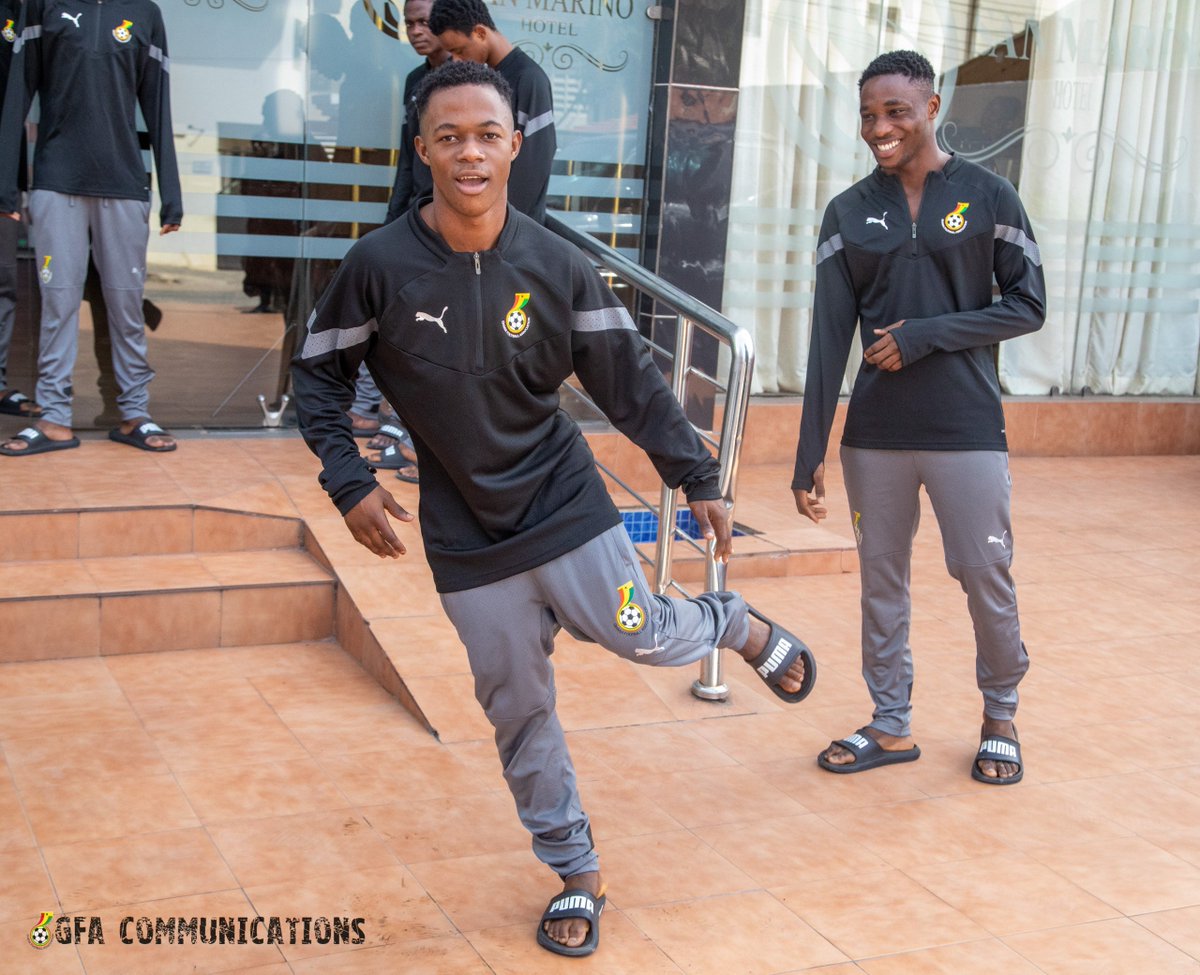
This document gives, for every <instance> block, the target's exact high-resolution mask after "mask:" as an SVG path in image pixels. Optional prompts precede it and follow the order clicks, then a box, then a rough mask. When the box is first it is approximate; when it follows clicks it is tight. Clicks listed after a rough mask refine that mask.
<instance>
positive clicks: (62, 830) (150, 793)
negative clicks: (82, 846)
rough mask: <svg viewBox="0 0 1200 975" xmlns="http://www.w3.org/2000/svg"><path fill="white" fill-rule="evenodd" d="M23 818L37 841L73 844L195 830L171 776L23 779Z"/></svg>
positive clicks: (194, 821)
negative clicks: (27, 817) (50, 779)
mask: <svg viewBox="0 0 1200 975" xmlns="http://www.w3.org/2000/svg"><path fill="white" fill-rule="evenodd" d="M21 792H22V801H23V802H24V805H25V811H26V814H27V815H28V816H29V821H30V822H31V823H32V824H33V831H34V833H35V835H36V836H37V837H38V839H39V841H40V842H41V843H42V844H43V845H45V844H47V843H56V844H60V843H75V842H79V841H83V840H101V839H107V838H112V837H119V836H137V835H140V834H142V833H148V832H159V831H163V830H184V829H191V828H192V827H195V826H199V825H200V821H199V820H198V819H197V818H196V814H195V813H194V812H193V811H192V807H191V805H190V804H189V803H188V801H187V798H186V797H185V796H184V794H183V793H182V792H181V791H180V789H179V786H178V784H177V783H176V781H175V778H174V776H172V775H170V774H162V775H126V776H122V778H121V780H120V784H119V786H118V785H117V783H116V782H115V781H114V780H113V779H111V778H103V779H100V778H94V777H93V776H91V775H90V774H88V773H87V772H80V773H76V774H73V775H65V776H61V777H56V779H55V780H52V781H45V780H42V779H37V778H34V779H25V780H24V781H23V783H22V786H21Z"/></svg>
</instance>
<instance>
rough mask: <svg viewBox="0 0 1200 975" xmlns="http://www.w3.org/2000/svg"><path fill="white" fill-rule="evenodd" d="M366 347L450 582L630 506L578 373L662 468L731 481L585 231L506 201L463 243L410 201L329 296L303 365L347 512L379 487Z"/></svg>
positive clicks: (693, 481)
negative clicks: (481, 243) (416, 475)
mask: <svg viewBox="0 0 1200 975" xmlns="http://www.w3.org/2000/svg"><path fill="white" fill-rule="evenodd" d="M361 362H366V364H367V368H368V369H369V370H370V372H371V375H372V376H373V377H374V379H375V382H376V383H377V384H378V385H379V388H380V390H381V391H382V392H383V395H384V396H385V397H386V398H387V400H388V401H389V402H390V403H391V404H392V405H393V406H394V407H395V408H396V411H397V413H398V414H399V415H400V416H401V418H402V419H403V420H404V423H405V425H406V426H407V427H408V429H409V432H410V433H411V434H412V437H413V443H414V445H415V446H416V449H417V457H418V461H419V463H420V470H421V506H420V523H421V534H422V538H423V540H424V544H425V552H426V555H427V557H428V560H429V565H430V568H431V569H432V570H433V575H434V581H435V583H436V585H437V589H438V591H439V592H454V591H458V590H462V589H470V588H474V587H476V586H481V585H486V584H488V583H491V582H497V581H499V580H501V579H505V578H508V577H509V576H513V575H516V574H518V573H520V572H524V571H527V570H528V569H532V568H535V567H537V566H539V565H543V564H545V563H546V562H549V561H551V560H552V559H555V558H557V557H558V556H559V555H563V554H565V553H567V552H569V551H571V550H572V549H575V548H577V547H578V546H580V545H582V544H583V543H584V542H587V541H589V540H591V539H592V538H595V537H596V536H597V535H599V534H601V533H603V532H605V531H607V530H608V529H609V528H612V527H613V526H614V525H616V524H619V523H620V514H619V512H618V511H617V509H616V507H615V506H614V505H613V503H612V501H611V500H610V498H609V496H608V491H607V489H606V487H605V485H604V482H603V480H602V478H601V477H600V475H599V474H598V472H597V471H596V467H595V459H594V457H593V456H592V452H591V450H590V449H589V448H588V445H587V442H586V441H585V440H584V438H583V434H582V432H581V431H580V429H579V427H578V425H577V424H576V423H575V421H574V420H572V419H571V418H570V417H569V416H568V415H567V414H566V413H565V412H563V410H562V409H561V408H560V405H559V387H560V386H561V385H562V383H563V382H564V381H565V380H566V379H567V378H568V377H569V376H571V374H572V373H574V374H575V375H576V376H577V377H578V379H579V380H580V381H581V382H582V383H583V385H584V387H585V388H586V389H587V390H588V392H589V393H590V394H591V396H592V397H593V399H594V400H595V401H596V403H597V404H598V405H599V406H600V408H601V409H602V410H604V412H605V414H606V415H607V416H608V417H609V419H610V420H612V422H613V424H614V426H616V427H617V429H618V430H620V431H621V432H622V433H623V434H625V435H626V436H627V437H629V438H630V439H631V440H632V441H633V442H634V443H636V444H637V445H638V446H640V447H642V448H643V449H644V450H645V451H646V453H647V454H648V455H649V457H650V459H651V460H652V461H653V463H654V465H655V467H656V469H657V470H658V472H659V474H660V475H661V476H662V478H663V480H664V481H665V482H666V483H667V484H669V485H671V486H673V487H677V486H680V485H682V486H683V488H684V490H685V492H686V493H687V495H688V498H689V500H711V499H715V498H717V497H719V489H718V486H717V471H718V467H717V463H716V461H715V460H714V459H713V457H712V456H711V454H710V453H709V452H708V450H707V448H706V447H705V446H704V443H703V442H702V441H701V440H700V438H699V436H698V435H697V434H696V432H695V430H694V429H693V428H692V426H691V424H690V423H689V422H688V420H687V418H686V417H685V416H684V414H683V410H682V409H681V408H680V406H679V404H678V402H677V401H676V400H675V397H674V395H673V394H672V392H671V390H670V389H669V388H668V387H667V385H666V383H665V382H664V380H663V378H662V375H661V374H660V373H659V371H658V369H657V368H656V367H655V366H654V364H653V362H652V360H651V358H650V354H649V351H648V349H647V347H646V344H645V342H644V341H643V340H642V337H641V335H640V334H639V333H638V331H637V329H636V328H635V327H634V324H633V321H632V319H631V318H630V316H629V313H628V311H627V310H626V309H625V307H624V306H623V305H622V304H621V303H620V302H619V301H618V299H617V298H616V296H615V295H614V294H613V293H612V291H610V290H609V289H608V287H607V286H606V285H605V284H604V282H603V281H602V280H601V278H600V276H599V274H597V272H596V270H595V269H594V268H593V267H592V266H591V264H590V263H589V262H588V261H587V259H586V258H585V257H584V255H583V254H582V253H581V252H580V251H579V250H578V249H577V248H575V247H574V246H573V245H571V244H569V243H567V242H566V241H564V240H562V238H560V237H558V236H556V235H555V234H553V233H552V232H551V231H549V230H547V229H545V228H544V227H542V226H541V225H540V224H538V223H537V222H535V221H534V220H532V219H530V218H529V217H526V216H524V215H523V214H521V213H519V212H517V211H516V210H515V209H514V208H513V207H511V206H510V207H509V208H508V218H507V222H506V224H505V226H504V230H503V231H502V233H501V234H500V238H499V240H498V242H497V244H496V246H495V248H494V249H492V250H487V251H481V252H478V253H458V252H454V251H452V250H450V249H449V247H447V245H446V243H445V242H444V241H443V240H442V238H441V237H440V236H438V235H437V234H435V233H434V232H433V231H431V230H430V229H429V227H428V226H427V225H426V224H425V222H424V221H423V220H422V219H421V216H420V207H419V206H414V207H413V208H412V209H410V210H409V211H408V212H407V213H406V214H404V215H403V216H402V217H401V218H400V219H398V220H395V221H393V222H392V223H389V224H387V225H386V226H384V227H381V228H380V229H378V230H376V231H373V232H372V233H370V234H367V236H365V237H364V238H363V239H362V240H361V241H359V242H358V243H357V244H355V245H354V247H352V248H351V249H350V252H349V253H348V254H347V255H346V259H345V260H344V261H343V262H342V265H341V267H340V268H339V270H338V273H337V275H336V276H335V277H334V279H333V281H332V282H331V283H330V285H329V287H328V288H327V289H326V291H325V294H324V295H323V296H322V297H321V300H320V301H319V302H318V304H317V307H316V309H315V311H314V312H313V316H312V318H311V320H310V322H309V327H308V332H307V335H306V337H305V340H304V345H303V348H302V349H301V351H300V352H299V354H298V355H297V356H296V358H295V359H294V360H293V368H292V375H293V382H294V387H295V392H296V400H297V408H298V410H299V415H300V428H301V431H302V433H303V434H304V437H305V439H306V440H307V442H308V444H309V446H310V447H311V448H312V450H313V452H314V453H315V454H316V455H317V456H318V457H319V458H320V459H321V462H322V465H323V468H324V470H323V472H322V474H321V478H320V479H321V483H322V485H323V486H324V487H325V489H326V491H328V493H329V495H330V497H331V498H332V500H333V501H334V503H335V504H336V505H337V507H338V510H340V511H341V512H342V513H343V514H345V513H346V512H348V511H349V510H350V509H351V508H353V507H354V506H355V505H356V504H357V503H358V502H359V501H360V500H361V499H362V498H363V497H365V496H366V495H367V494H368V493H370V492H371V491H372V490H373V489H374V488H375V486H376V481H375V477H374V472H373V471H372V470H371V469H370V467H368V465H367V462H366V461H365V460H364V459H363V458H362V457H361V456H360V454H359V450H358V447H357V446H356V444H355V442H354V438H353V436H352V434H351V429H350V422H349V419H348V418H347V414H346V411H347V410H348V409H349V406H350V403H351V400H352V398H353V390H354V379H355V376H356V374H357V372H358V368H359V364H360V363H361Z"/></svg>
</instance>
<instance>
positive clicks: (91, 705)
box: [0, 688, 138, 738]
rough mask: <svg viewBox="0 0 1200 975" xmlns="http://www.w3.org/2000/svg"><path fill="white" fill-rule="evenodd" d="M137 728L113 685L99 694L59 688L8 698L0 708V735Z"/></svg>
mask: <svg viewBox="0 0 1200 975" xmlns="http://www.w3.org/2000/svg"><path fill="white" fill-rule="evenodd" d="M137 727H138V719H137V715H136V714H135V713H134V710H133V708H131V707H130V706H129V702H128V701H127V700H125V698H124V696H123V695H122V694H121V693H120V691H119V690H118V689H115V688H114V689H111V690H110V689H106V690H104V691H102V692H99V693H89V692H86V691H85V692H74V691H63V692H61V693H46V694H33V695H30V696H28V697H9V698H6V699H5V701H4V707H3V708H2V709H0V738H14V737H22V738H25V737H29V736H31V735H54V734H63V735H67V734H74V733H75V732H76V731H80V732H88V731H97V730H100V729H103V730H106V731H128V730H133V729H136V728H137Z"/></svg>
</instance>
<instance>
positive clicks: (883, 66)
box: [438, 0, 933, 95]
mask: <svg viewBox="0 0 1200 975" xmlns="http://www.w3.org/2000/svg"><path fill="white" fill-rule="evenodd" d="M438 2H439V3H441V2H442V0H438ZM885 74H899V75H904V77H906V78H908V80H909V81H911V82H913V84H916V85H920V86H921V87H922V88H925V89H927V90H928V91H929V93H930V94H931V95H932V94H933V65H932V64H930V63H929V59H928V58H926V57H925V55H924V54H920V53H918V52H917V51H888V52H887V53H886V54H881V55H879V57H877V58H876V59H875V60H874V61H872V62H871V63H870V64H868V65H867V70H866V71H864V72H863V73H862V75H861V76H860V77H859V79H858V90H859V91H862V86H863V85H865V84H866V83H867V82H868V81H870V80H871V79H872V78H878V77H880V76H881V75H885Z"/></svg>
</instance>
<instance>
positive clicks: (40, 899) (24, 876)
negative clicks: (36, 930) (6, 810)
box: [0, 846, 59, 951]
mask: <svg viewBox="0 0 1200 975" xmlns="http://www.w3.org/2000/svg"><path fill="white" fill-rule="evenodd" d="M0 876H3V877H4V883H3V885H0V925H3V924H7V923H9V922H16V921H21V920H24V921H25V923H26V931H28V930H29V928H31V927H33V925H34V924H36V923H37V914H38V913H39V912H41V911H51V912H53V913H58V911H59V903H58V897H57V896H56V895H55V893H54V888H53V886H51V884H50V875H49V874H48V873H47V872H46V865H45V864H44V863H42V856H41V853H40V852H39V851H38V850H37V849H36V848H34V847H32V846H27V847H19V848H16V849H0ZM31 917H32V919H30V918H31ZM9 949H10V945H8V944H6V946H5V950H6V951H8V950H9Z"/></svg>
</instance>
